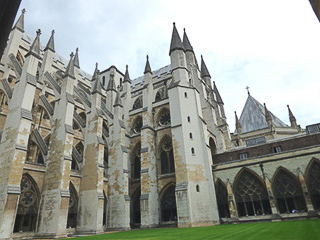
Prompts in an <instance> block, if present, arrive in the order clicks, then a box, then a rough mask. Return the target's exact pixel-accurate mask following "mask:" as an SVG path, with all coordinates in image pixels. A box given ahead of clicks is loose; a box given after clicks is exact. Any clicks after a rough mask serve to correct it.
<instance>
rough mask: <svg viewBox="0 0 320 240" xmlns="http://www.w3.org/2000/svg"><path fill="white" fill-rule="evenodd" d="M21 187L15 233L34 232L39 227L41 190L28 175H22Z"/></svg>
mask: <svg viewBox="0 0 320 240" xmlns="http://www.w3.org/2000/svg"><path fill="white" fill-rule="evenodd" d="M20 187H21V194H20V199H19V204H18V210H17V214H16V219H15V224H14V230H13V231H14V232H33V231H35V230H36V225H37V217H38V210H39V203H40V192H39V188H38V185H37V183H36V182H35V181H34V179H33V178H32V177H31V176H30V174H28V173H25V174H23V175H22V179H21V184H20Z"/></svg>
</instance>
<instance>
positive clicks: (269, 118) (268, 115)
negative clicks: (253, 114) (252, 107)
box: [263, 103, 273, 128]
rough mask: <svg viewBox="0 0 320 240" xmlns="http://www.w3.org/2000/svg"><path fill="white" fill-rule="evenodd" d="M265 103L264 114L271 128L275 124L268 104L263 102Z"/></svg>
mask: <svg viewBox="0 0 320 240" xmlns="http://www.w3.org/2000/svg"><path fill="white" fill-rule="evenodd" d="M263 105H264V115H265V118H266V122H267V124H268V127H269V128H271V127H272V126H273V123H272V117H271V114H270V112H269V110H268V108H267V105H266V104H265V103H263Z"/></svg>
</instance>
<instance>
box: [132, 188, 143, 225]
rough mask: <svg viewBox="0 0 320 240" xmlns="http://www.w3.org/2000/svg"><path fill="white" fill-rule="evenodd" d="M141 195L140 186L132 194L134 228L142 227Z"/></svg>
mask: <svg viewBox="0 0 320 240" xmlns="http://www.w3.org/2000/svg"><path fill="white" fill-rule="evenodd" d="M140 197H141V188H140V187H138V189H137V190H136V191H135V192H134V193H133V194H132V197H131V201H132V202H131V214H132V216H131V226H132V227H134V228H136V227H140V224H141V208H140Z"/></svg>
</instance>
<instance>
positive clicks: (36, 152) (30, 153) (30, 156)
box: [26, 136, 44, 164]
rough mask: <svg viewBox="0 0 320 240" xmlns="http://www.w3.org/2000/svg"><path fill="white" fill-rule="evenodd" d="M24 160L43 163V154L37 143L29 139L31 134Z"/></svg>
mask: <svg viewBox="0 0 320 240" xmlns="http://www.w3.org/2000/svg"><path fill="white" fill-rule="evenodd" d="M26 162H32V163H39V164H44V157H43V154H42V152H41V150H40V148H39V147H38V145H37V144H36V143H35V142H34V141H33V140H31V136H30V138H29V144H28V150H27V156H26Z"/></svg>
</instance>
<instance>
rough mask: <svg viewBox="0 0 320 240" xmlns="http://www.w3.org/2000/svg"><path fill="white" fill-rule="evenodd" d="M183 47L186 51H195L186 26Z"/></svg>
mask: <svg viewBox="0 0 320 240" xmlns="http://www.w3.org/2000/svg"><path fill="white" fill-rule="evenodd" d="M183 47H184V49H185V50H186V51H191V52H193V47H192V46H191V44H190V41H189V38H188V36H187V33H186V29H185V28H184V29H183Z"/></svg>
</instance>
